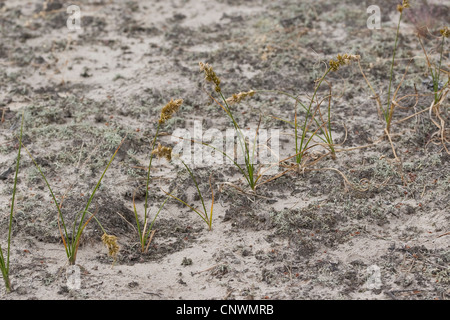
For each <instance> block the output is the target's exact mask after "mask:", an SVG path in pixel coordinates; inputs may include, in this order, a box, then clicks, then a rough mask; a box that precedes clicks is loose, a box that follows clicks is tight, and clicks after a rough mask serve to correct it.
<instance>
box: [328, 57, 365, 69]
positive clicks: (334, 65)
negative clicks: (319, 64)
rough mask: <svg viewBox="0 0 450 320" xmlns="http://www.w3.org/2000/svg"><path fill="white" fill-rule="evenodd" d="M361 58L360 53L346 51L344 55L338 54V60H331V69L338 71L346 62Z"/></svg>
mask: <svg viewBox="0 0 450 320" xmlns="http://www.w3.org/2000/svg"><path fill="white" fill-rule="evenodd" d="M359 59H361V57H360V56H359V55H355V54H348V53H344V54H343V55H340V54H339V55H338V56H337V57H336V60H330V62H329V65H330V70H331V71H338V70H339V68H340V67H342V66H343V65H346V64H350V62H352V61H358V60H359Z"/></svg>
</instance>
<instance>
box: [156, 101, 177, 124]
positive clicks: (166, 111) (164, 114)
mask: <svg viewBox="0 0 450 320" xmlns="http://www.w3.org/2000/svg"><path fill="white" fill-rule="evenodd" d="M182 104H183V100H182V99H177V100H173V99H172V100H170V101H169V103H168V104H166V105H165V106H164V107H163V108H162V109H161V117H160V118H159V123H160V124H164V123H165V122H166V121H167V120H169V119H170V118H172V116H173V114H174V113H175V112H177V111H178V109H180V106H181V105H182Z"/></svg>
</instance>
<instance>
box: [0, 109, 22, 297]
mask: <svg viewBox="0 0 450 320" xmlns="http://www.w3.org/2000/svg"><path fill="white" fill-rule="evenodd" d="M23 119H24V115H23V113H22V122H21V126H20V135H19V150H18V151H17V159H16V172H15V175H14V186H13V192H12V200H11V211H10V213H9V225H8V240H7V248H6V258H5V256H4V254H3V249H2V247H1V245H0V270H1V272H2V277H3V281H4V282H5V288H6V292H7V293H9V292H11V281H10V278H9V275H10V265H9V263H10V253H11V236H12V234H11V230H12V220H13V215H14V204H15V200H16V192H17V177H18V175H19V166H20V153H21V151H22V134H23Z"/></svg>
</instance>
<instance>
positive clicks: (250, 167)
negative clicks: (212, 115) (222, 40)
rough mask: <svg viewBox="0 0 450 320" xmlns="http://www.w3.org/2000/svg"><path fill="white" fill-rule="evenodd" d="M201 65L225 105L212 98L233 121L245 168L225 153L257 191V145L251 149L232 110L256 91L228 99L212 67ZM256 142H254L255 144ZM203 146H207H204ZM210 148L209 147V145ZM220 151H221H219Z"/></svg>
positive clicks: (201, 69)
mask: <svg viewBox="0 0 450 320" xmlns="http://www.w3.org/2000/svg"><path fill="white" fill-rule="evenodd" d="M199 65H200V71H203V72H204V73H205V80H206V81H207V82H212V83H213V84H214V85H215V87H214V90H215V92H216V93H217V94H218V95H219V96H220V98H221V100H222V101H223V104H222V103H220V102H219V101H217V100H216V99H215V98H213V97H212V96H211V98H212V99H213V100H214V101H215V102H216V103H217V104H219V105H220V107H221V108H222V109H223V110H224V111H225V113H226V115H227V116H228V118H229V119H230V120H231V122H232V124H233V127H234V130H235V132H236V134H237V140H238V143H239V146H240V148H241V151H242V154H243V157H244V164H245V167H243V166H240V165H239V164H238V163H237V162H236V161H235V160H234V157H231V156H230V155H227V154H225V153H223V152H222V153H223V154H224V155H225V156H226V157H227V158H229V159H230V160H231V161H232V162H233V163H234V165H235V166H236V167H237V168H238V169H239V171H240V172H241V173H242V174H243V175H244V178H245V180H246V182H247V184H248V185H249V187H250V188H251V190H255V188H256V186H257V182H258V180H259V178H260V177H261V175H259V174H258V172H257V168H256V165H255V163H254V159H255V155H256V143H253V147H251V145H250V143H249V141H248V139H247V138H246V136H245V134H244V133H243V132H242V130H241V128H240V126H239V124H238V123H237V121H236V117H235V116H234V114H233V110H232V108H231V105H232V104H234V103H238V102H240V101H242V100H243V99H245V98H247V97H251V96H253V95H254V94H255V91H253V90H251V91H248V92H241V93H239V94H234V95H233V96H232V97H230V98H228V99H226V98H225V96H224V95H223V93H222V88H221V86H220V79H219V77H218V76H217V75H216V73H215V72H214V70H213V68H212V66H210V65H209V64H208V63H206V64H204V63H203V62H200V63H199ZM257 134H258V133H257V132H256V134H255V138H254V139H255V141H256V139H257ZM255 141H254V142H255ZM203 145H207V144H204V143H203ZM207 146H209V145H207ZM216 150H217V149H216ZM219 151H220V150H219Z"/></svg>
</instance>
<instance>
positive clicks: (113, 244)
mask: <svg viewBox="0 0 450 320" xmlns="http://www.w3.org/2000/svg"><path fill="white" fill-rule="evenodd" d="M102 242H103V244H104V245H106V247H107V248H108V251H109V252H108V254H109V255H110V256H111V257H113V258H114V260H116V258H117V254H118V253H119V245H118V244H117V237H116V236H113V235H108V234H106V233H104V234H103V236H102Z"/></svg>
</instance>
